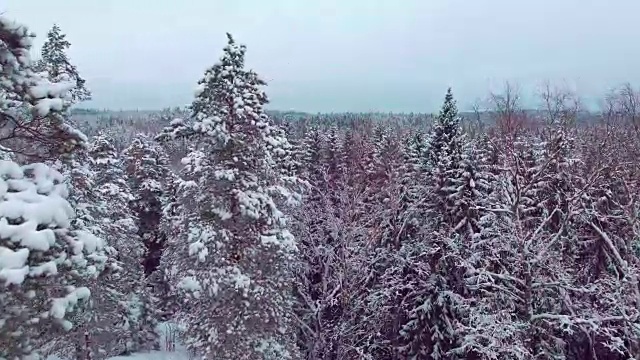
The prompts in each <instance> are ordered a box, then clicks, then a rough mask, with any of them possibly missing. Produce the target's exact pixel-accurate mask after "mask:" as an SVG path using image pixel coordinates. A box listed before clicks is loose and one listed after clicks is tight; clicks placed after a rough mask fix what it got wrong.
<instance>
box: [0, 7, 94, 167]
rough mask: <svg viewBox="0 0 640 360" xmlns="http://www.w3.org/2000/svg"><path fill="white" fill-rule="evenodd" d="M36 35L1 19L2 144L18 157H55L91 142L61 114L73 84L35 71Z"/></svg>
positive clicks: (0, 85)
mask: <svg viewBox="0 0 640 360" xmlns="http://www.w3.org/2000/svg"><path fill="white" fill-rule="evenodd" d="M34 36H35V35H34V34H33V33H31V32H29V30H28V29H27V28H26V27H24V26H22V25H19V24H16V23H15V22H13V21H11V20H8V19H7V18H5V17H3V16H0V80H2V81H0V93H1V94H2V99H0V145H2V146H3V147H5V148H6V149H9V150H10V151H11V152H13V153H14V154H16V155H18V156H19V157H29V158H37V159H43V158H45V159H51V158H54V159H55V158H58V157H59V156H62V155H66V154H69V153H71V152H73V151H74V150H75V149H77V148H78V147H79V146H82V144H83V143H84V142H85V141H86V136H84V134H82V133H81V132H80V131H78V130H77V129H75V128H73V127H72V126H71V125H70V124H69V123H68V121H67V119H66V118H65V117H64V116H63V115H62V111H63V110H64V109H65V99H66V98H67V96H68V92H69V90H71V89H72V88H73V83H71V82H57V83H54V82H51V81H48V80H47V79H44V78H42V77H41V76H40V75H39V74H37V73H35V72H34V71H33V70H32V63H31V58H30V57H29V50H30V49H31V40H32V38H33V37H34Z"/></svg>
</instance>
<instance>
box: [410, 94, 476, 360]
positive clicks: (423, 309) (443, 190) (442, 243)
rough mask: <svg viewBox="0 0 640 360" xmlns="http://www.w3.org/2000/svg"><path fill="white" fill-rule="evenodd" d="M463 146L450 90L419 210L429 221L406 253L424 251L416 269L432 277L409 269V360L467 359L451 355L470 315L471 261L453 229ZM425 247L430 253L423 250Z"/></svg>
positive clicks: (433, 141)
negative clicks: (467, 273)
mask: <svg viewBox="0 0 640 360" xmlns="http://www.w3.org/2000/svg"><path fill="white" fill-rule="evenodd" d="M464 145H465V139H464V135H463V134H462V129H461V126H460V117H459V116H458V110H457V107H456V104H455V100H454V99H453V94H452V92H451V89H448V90H447V94H446V96H445V100H444V104H443V106H442V109H441V111H440V114H439V115H438V117H436V119H435V123H434V125H433V129H432V133H431V135H430V138H429V140H428V144H427V148H426V151H425V155H426V159H425V165H426V166H425V167H426V171H427V174H428V176H427V186H426V187H425V188H424V189H423V191H424V193H423V194H422V198H423V200H422V201H425V202H426V203H427V206H425V207H424V208H422V207H418V208H417V209H416V210H420V211H419V212H418V216H420V217H422V218H423V219H425V220H426V221H424V222H423V223H422V224H421V226H420V227H419V228H418V229H417V231H416V235H415V239H414V242H412V243H408V244H407V245H406V246H408V247H411V248H413V249H411V248H410V249H407V250H405V251H406V252H407V253H408V254H420V253H423V254H424V255H422V256H417V257H416V260H418V259H419V261H420V262H419V263H416V264H412V265H411V266H412V267H415V268H417V269H425V270H426V271H427V274H425V275H422V276H426V277H427V278H426V279H423V278H421V277H420V276H415V273H414V272H413V271H412V270H411V269H410V268H409V274H412V273H413V276H411V277H409V278H408V280H410V283H409V284H407V285H406V286H407V287H409V289H410V291H408V294H407V296H406V297H405V298H404V300H403V303H404V304H403V305H402V306H403V307H405V309H406V321H405V325H404V327H403V329H402V331H401V337H402V346H401V347H400V350H401V353H402V354H403V355H404V356H408V357H410V358H411V357H413V358H415V359H456V358H461V357H463V355H460V354H455V353H453V352H452V351H453V350H455V349H456V348H457V347H458V346H459V345H460V341H461V328H462V327H463V320H464V318H465V314H466V311H467V306H466V303H465V301H464V295H465V293H466V287H465V284H464V279H463V274H464V270H465V263H466V258H465V251H464V242H463V241H462V237H461V236H460V235H459V234H457V233H456V232H452V230H454V229H455V227H456V225H457V223H458V222H456V221H455V215H456V212H457V208H456V207H455V206H456V203H455V201H454V199H455V197H456V193H457V192H458V189H459V188H460V185H463V184H464V183H465V182H464V181H462V180H464V178H463V176H462V175H463V172H462V171H461V162H462V154H463V148H464ZM457 182H460V184H456V183H457ZM466 183H467V184H469V181H467V182H466ZM462 189H464V186H463V188H462ZM424 245H426V249H421V248H422V247H423V246H424ZM419 249H421V250H419ZM414 256H415V255H414ZM422 261H425V262H426V263H424V264H423V263H421V262H422Z"/></svg>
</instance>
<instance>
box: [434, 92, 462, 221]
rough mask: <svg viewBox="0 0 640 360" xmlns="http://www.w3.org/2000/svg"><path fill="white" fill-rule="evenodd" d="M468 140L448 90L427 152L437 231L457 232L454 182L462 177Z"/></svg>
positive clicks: (454, 102)
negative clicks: (458, 177) (438, 229)
mask: <svg viewBox="0 0 640 360" xmlns="http://www.w3.org/2000/svg"><path fill="white" fill-rule="evenodd" d="M465 143H466V140H465V137H464V134H463V133H462V127H461V126H460V116H459V115H458V109H457V107H456V101H455V100H454V98H453V94H452V92H451V88H449V89H448V90H447V94H446V96H445V99H444V104H443V105H442V109H441V110H440V114H439V115H438V116H437V117H436V119H435V123H434V124H433V129H432V131H431V134H430V137H429V140H428V146H427V149H426V151H425V155H426V164H427V172H428V173H430V176H429V177H430V179H428V187H429V189H428V192H429V193H428V194H426V196H428V197H429V198H430V199H429V205H428V208H430V216H432V217H433V218H434V219H439V220H438V221H436V225H438V228H442V226H444V229H447V228H455V226H456V225H457V222H456V221H455V215H454V213H455V212H456V211H457V208H456V206H455V203H454V200H453V198H452V197H451V195H452V194H453V193H454V192H456V191H457V188H456V187H455V185H454V184H453V182H455V180H454V178H455V177H457V176H458V175H461V174H460V166H461V160H462V153H463V148H464V146H465Z"/></svg>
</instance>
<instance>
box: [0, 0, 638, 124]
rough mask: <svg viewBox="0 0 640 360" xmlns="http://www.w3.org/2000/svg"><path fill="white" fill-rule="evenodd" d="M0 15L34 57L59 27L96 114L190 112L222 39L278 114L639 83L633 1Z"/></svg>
mask: <svg viewBox="0 0 640 360" xmlns="http://www.w3.org/2000/svg"><path fill="white" fill-rule="evenodd" d="M2 11H4V12H5V15H6V16H8V17H10V18H13V19H15V20H17V21H19V22H21V23H23V24H25V25H28V26H29V27H30V28H31V29H32V30H33V31H35V32H36V34H37V35H38V41H37V42H36V44H35V45H36V47H37V48H38V49H34V53H36V52H37V51H39V47H40V45H41V44H42V42H43V41H44V40H43V39H44V37H45V35H46V32H47V30H48V29H49V28H50V27H51V26H52V25H53V23H54V22H55V23H58V24H59V25H60V27H61V28H62V30H63V32H65V33H66V34H67V37H68V39H69V41H70V42H71V43H72V46H71V49H70V52H69V55H70V57H71V59H72V61H73V62H74V63H75V64H76V65H77V67H78V69H79V71H80V73H81V75H82V76H83V77H84V78H85V79H86V80H87V82H88V84H89V86H90V88H91V89H92V90H93V93H94V99H95V100H94V101H92V102H91V103H90V104H88V106H95V107H107V108H113V109H120V108H125V109H134V108H141V109H150V108H161V107H165V106H175V105H184V104H187V103H189V102H190V101H191V97H192V95H193V90H192V89H194V88H195V84H196V82H197V80H198V79H199V78H200V76H201V75H202V74H203V72H204V70H205V69H206V68H207V67H208V66H210V65H212V64H213V63H214V62H215V61H216V60H217V59H218V58H219V56H220V54H221V49H222V47H223V46H224V44H225V41H226V37H225V32H227V31H228V32H231V33H232V34H233V35H234V36H235V38H236V39H237V41H238V42H241V43H245V44H246V45H247V47H248V51H247V62H248V64H249V66H251V67H252V68H253V69H255V70H256V71H257V72H258V73H259V74H261V75H262V76H263V78H265V80H267V81H268V83H269V87H268V89H267V91H268V94H269V95H270V98H271V100H272V104H271V108H277V109H281V110H290V109H295V110H300V111H313V112H315V111H369V110H378V111H433V110H435V109H436V108H437V107H438V106H439V104H440V103H441V102H442V98H443V95H444V92H445V91H446V87H447V86H452V87H453V89H454V94H455V95H456V97H457V98H458V99H459V103H460V107H461V108H465V107H468V105H469V104H470V103H472V102H473V101H474V100H476V99H477V98H486V95H487V93H488V91H489V90H491V89H495V88H498V87H499V85H500V84H502V83H503V82H504V81H505V80H510V81H514V82H518V83H519V84H520V87H521V88H522V89H523V90H524V91H525V92H528V93H533V92H534V89H535V87H536V86H538V85H539V84H540V83H541V82H543V81H545V80H550V81H553V82H562V83H565V84H568V85H569V86H571V87H573V88H575V90H577V91H578V92H579V93H580V94H581V95H582V96H583V97H585V98H586V99H587V102H588V101H592V99H594V98H596V97H599V96H601V95H602V94H603V93H604V92H605V91H606V90H607V89H608V88H610V87H612V86H614V85H617V84H619V83H621V82H625V81H629V82H631V83H635V84H638V83H640V66H638V59H639V58H640V45H639V44H638V41H639V39H640V26H638V24H637V19H638V14H640V0H517V1H516V0H388V1H387V0H288V1H287V0H185V1H176V0H173V1H171V0H92V1H87V0H58V1H50V0H3V1H2V2H0V12H2ZM531 101H533V100H531ZM532 104H533V103H532Z"/></svg>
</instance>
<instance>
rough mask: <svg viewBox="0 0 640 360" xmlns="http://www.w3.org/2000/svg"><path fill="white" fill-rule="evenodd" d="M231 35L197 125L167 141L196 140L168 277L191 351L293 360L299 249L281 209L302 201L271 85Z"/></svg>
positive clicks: (201, 95)
mask: <svg viewBox="0 0 640 360" xmlns="http://www.w3.org/2000/svg"><path fill="white" fill-rule="evenodd" d="M227 36H228V44H227V46H226V47H225V48H224V54H223V56H222V58H221V59H220V61H219V62H218V63H217V64H215V65H213V66H212V67H211V68H209V69H208V70H207V71H206V72H205V75H204V78H203V79H202V80H200V81H199V91H198V93H197V96H196V98H195V100H194V102H193V104H192V114H191V119H192V120H193V124H192V125H185V124H184V122H180V121H176V122H173V124H172V125H173V127H174V129H173V130H171V131H168V132H165V134H171V135H169V136H167V135H164V136H161V137H160V138H161V139H162V138H165V139H167V138H171V137H174V138H175V137H182V138H184V137H187V138H190V139H191V140H192V141H193V143H192V144H193V146H192V149H193V150H192V151H190V153H189V154H188V155H187V156H186V157H185V159H183V164H185V167H184V171H183V177H184V179H185V180H184V181H183V182H182V184H181V185H180V187H179V191H178V198H179V199H178V201H179V202H180V203H181V206H182V210H183V212H186V213H184V214H183V215H182V219H183V222H182V224H181V225H180V224H179V225H177V226H178V227H179V228H181V231H180V232H179V236H177V237H175V238H174V239H171V240H170V241H169V244H168V249H176V250H177V251H171V250H168V251H167V255H166V256H165V257H164V258H163V267H168V269H166V270H165V271H164V272H165V273H166V274H168V276H169V278H170V279H171V280H170V281H171V283H172V285H173V287H174V288H178V289H179V291H178V292H177V293H178V294H179V296H180V297H181V299H182V300H181V304H182V311H183V312H182V315H183V316H184V318H185V319H186V332H185V333H186V339H185V341H186V344H187V346H188V347H189V348H191V349H192V350H194V351H196V352H198V353H200V354H201V355H202V356H208V357H212V356H215V357H216V358H218V359H274V360H275V359H294V358H297V357H298V354H297V350H296V347H295V339H294V330H293V328H292V326H291V315H292V302H293V301H292V300H293V299H292V281H293V274H292V271H291V268H290V264H291V263H292V262H293V260H294V258H295V256H296V255H295V254H296V243H295V241H294V239H293V236H292V235H291V233H290V232H289V231H288V230H287V216H285V215H284V214H283V213H282V212H281V211H280V210H279V209H278V207H277V205H276V203H278V201H277V200H276V198H279V197H285V198H294V197H292V196H291V195H294V194H293V193H292V192H291V191H289V189H287V188H286V187H285V186H284V185H285V183H286V182H285V181H283V179H282V178H281V177H282V174H281V172H280V171H279V169H281V168H282V167H281V166H278V164H277V163H276V159H277V158H278V153H281V151H282V149H283V148H286V146H284V145H286V144H287V139H286V138H284V137H282V136H279V135H280V134H281V132H278V131H274V129H273V126H272V125H271V122H270V120H269V118H268V117H267V115H266V114H265V112H264V110H263V107H264V105H265V104H266V103H267V101H268V100H267V96H266V95H265V93H264V92H263V91H262V90H261V87H262V86H263V85H265V82H264V81H263V80H262V79H260V78H259V77H258V75H257V74H256V73H255V72H253V71H252V70H246V69H245V67H244V65H245V64H244V59H245V52H246V47H245V46H244V45H239V44H237V43H236V42H235V41H234V40H233V38H232V37H231V35H229V34H227ZM165 258H166V260H165ZM185 310H186V311H185Z"/></svg>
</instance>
